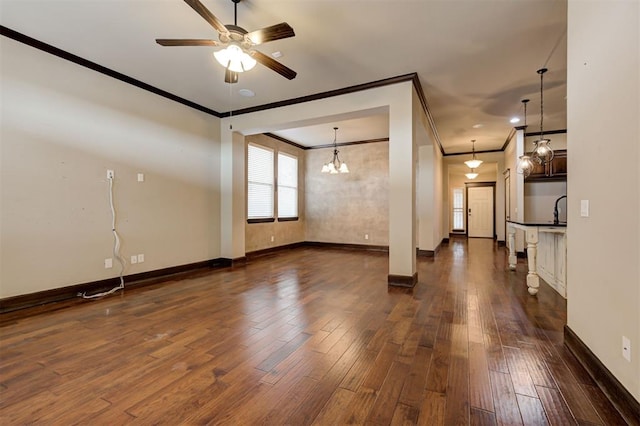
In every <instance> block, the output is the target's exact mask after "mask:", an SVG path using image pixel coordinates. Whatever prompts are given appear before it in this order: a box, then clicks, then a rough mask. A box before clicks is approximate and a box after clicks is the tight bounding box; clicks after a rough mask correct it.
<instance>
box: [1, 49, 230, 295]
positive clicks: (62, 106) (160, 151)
mask: <svg viewBox="0 0 640 426" xmlns="http://www.w3.org/2000/svg"><path fill="white" fill-rule="evenodd" d="M0 49H1V50H2V64H1V67H2V73H1V74H2V75H1V83H2V103H1V107H0V108H1V110H0V114H1V117H2V126H1V134H0V144H1V145H0V150H1V160H0V161H1V167H0V188H1V192H0V202H1V205H0V235H1V237H0V238H1V239H0V245H1V247H0V297H10V296H16V295H21V294H28V293H33V292H37V291H43V290H48V289H53V288H58V287H64V286H70V285H74V284H78V283H83V282H90V281H96V280H101V279H105V278H111V277H115V276H117V274H118V272H119V268H117V267H116V265H115V264H114V268H113V269H105V268H104V259H105V258H109V257H112V247H113V236H112V232H111V213H110V209H109V199H108V181H107V179H106V170H107V169H113V170H115V180H114V202H115V208H116V211H117V215H118V222H117V229H118V231H119V233H120V236H121V238H122V252H123V254H124V256H125V258H127V259H129V257H130V256H131V255H134V254H140V253H143V254H144V255H145V262H144V263H141V264H136V265H127V266H126V269H125V274H132V273H139V272H145V271H149V270H156V269H161V268H166V267H170V266H176V265H182V264H188V263H193V262H198V261H202V260H207V259H212V258H217V257H219V251H220V248H219V241H220V219H219V217H220V211H219V170H218V163H219V142H218V141H219V136H218V135H219V132H220V129H219V120H218V119H217V118H215V117H211V116H209V115H207V114H204V113H202V112H199V111H196V110H193V109H191V108H188V107H186V106H183V105H180V104H177V103H176V102H173V101H170V100H167V99H164V98H162V97H159V96H157V95H155V94H152V93H149V92H146V91H142V90H140V89H137V88H135V87H133V86H131V85H128V84H125V83H122V82H119V81H117V80H115V79H113V78H111V77H107V76H104V75H102V74H99V73H97V72H95V71H91V70H88V69H86V68H83V67H80V66H78V65H76V64H73V63H70V62H67V61H65V60H62V59H59V58H57V57H54V56H52V55H49V54H46V53H43V52H41V51H39V50H36V49H33V48H31V47H27V46H25V45H22V44H20V43H17V42H15V41H13V40H10V39H8V38H4V37H3V38H2V39H1V41H0ZM137 173H144V175H145V182H143V183H138V182H137V179H136V178H137ZM114 263H115V262H114Z"/></svg>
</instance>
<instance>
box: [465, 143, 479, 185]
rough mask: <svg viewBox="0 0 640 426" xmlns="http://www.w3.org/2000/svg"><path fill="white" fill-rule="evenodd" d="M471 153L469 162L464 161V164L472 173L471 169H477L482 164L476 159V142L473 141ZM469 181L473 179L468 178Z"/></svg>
mask: <svg viewBox="0 0 640 426" xmlns="http://www.w3.org/2000/svg"><path fill="white" fill-rule="evenodd" d="M471 152H472V157H471V160H467V161H465V162H464V164H466V165H467V167H469V168H470V169H471V170H472V171H473V169H477V168H478V167H480V164H482V160H478V159H476V140H475V139H473V140H472V141H471ZM469 179H473V178H469Z"/></svg>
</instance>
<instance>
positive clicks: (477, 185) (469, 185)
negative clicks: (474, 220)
mask: <svg viewBox="0 0 640 426" xmlns="http://www.w3.org/2000/svg"><path fill="white" fill-rule="evenodd" d="M464 186H465V199H466V200H467V201H468V200H469V188H480V187H487V186H490V187H491V188H493V190H492V191H491V192H492V195H491V197H492V198H493V221H492V222H493V232H492V234H493V239H494V240H495V239H496V238H497V235H496V183H495V182H465V184H464ZM465 206H467V207H466V209H465V215H464V227H465V235H466V236H467V237H469V207H468V206H469V204H468V202H467V203H466V204H465Z"/></svg>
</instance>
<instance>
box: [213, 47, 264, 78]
mask: <svg viewBox="0 0 640 426" xmlns="http://www.w3.org/2000/svg"><path fill="white" fill-rule="evenodd" d="M213 56H214V57H215V58H216V61H218V63H219V64H220V65H222V66H223V67H225V68H227V69H229V70H230V71H233V72H244V71H249V70H250V69H251V68H253V67H255V66H256V60H255V59H253V58H252V57H251V56H250V55H249V54H247V53H246V52H245V51H244V50H242V48H241V47H240V46H237V45H235V44H230V45H229V46H227V47H226V48H224V49H222V50H218V51H217V52H213Z"/></svg>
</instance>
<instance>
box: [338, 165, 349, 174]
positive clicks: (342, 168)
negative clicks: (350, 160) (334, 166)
mask: <svg viewBox="0 0 640 426" xmlns="http://www.w3.org/2000/svg"><path fill="white" fill-rule="evenodd" d="M338 170H339V171H340V173H349V168H348V167H347V163H342V164H340V168H339V169H338Z"/></svg>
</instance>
